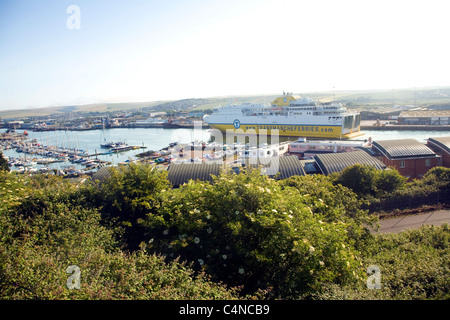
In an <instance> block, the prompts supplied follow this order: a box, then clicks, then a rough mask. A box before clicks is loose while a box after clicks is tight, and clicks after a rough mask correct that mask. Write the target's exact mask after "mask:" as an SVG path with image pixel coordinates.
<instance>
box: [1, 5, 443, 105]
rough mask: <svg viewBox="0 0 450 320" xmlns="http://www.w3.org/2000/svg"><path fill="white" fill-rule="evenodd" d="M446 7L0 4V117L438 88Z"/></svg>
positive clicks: (440, 82)
mask: <svg viewBox="0 0 450 320" xmlns="http://www.w3.org/2000/svg"><path fill="white" fill-rule="evenodd" d="M447 3H449V1H448V0H442V1H439V0H426V1H425V0H423V1H413V0H408V1H400V0H388V1H384V0H376V1H364V0H359V1H347V0H339V1H336V0H308V1H304V0H292V1H289V0H287V1H282V0H275V1H272V0H248V1H247V0H221V1H216V0H183V1H181V0H180V1H179V0H160V1H154V0H147V1H144V0H142V1H138V0H121V1H117V0H68V1H66V0H0V110H6V109H14V108H28V107H47V106H57V105H72V104H87V103H98V102H125V101H154V100H167V99H183V98H203V97H213V96H222V95H242V94H268V93H278V92H282V91H283V90H285V91H292V92H295V93H300V92H307V91H315V90H333V88H335V90H344V89H378V88H387V89H391V88H406V87H415V86H416V87H421V86H434V85H443V86H446V85H450V81H449V77H450V40H449V30H450V19H449V18H448V16H449V10H448V9H449V7H450V3H449V5H447ZM70 5H76V6H78V8H79V9H80V16H79V17H80V19H79V26H80V28H79V29H70V28H68V27H67V20H68V19H70V21H71V22H74V21H75V20H72V18H73V16H72V14H71V13H67V8H68V7H69V6H70Z"/></svg>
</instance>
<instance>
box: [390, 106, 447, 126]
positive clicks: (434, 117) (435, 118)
mask: <svg viewBox="0 0 450 320" xmlns="http://www.w3.org/2000/svg"><path fill="white" fill-rule="evenodd" d="M449 118H450V110H426V111H402V112H401V113H400V115H399V116H398V124H401V125H435V126H437V125H449V124H450V121H449Z"/></svg>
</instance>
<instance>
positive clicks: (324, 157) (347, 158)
mask: <svg viewBox="0 0 450 320" xmlns="http://www.w3.org/2000/svg"><path fill="white" fill-rule="evenodd" d="M314 159H315V160H316V162H317V164H318V166H319V168H320V170H321V171H322V173H323V174H325V175H329V174H330V173H333V172H341V171H343V170H344V169H345V168H347V167H349V166H352V165H355V164H362V165H369V166H372V167H375V168H376V169H379V170H383V169H385V168H386V165H385V164H384V163H382V162H381V161H380V160H378V159H376V158H374V157H372V156H371V155H369V154H368V153H367V152H365V151H363V150H357V151H350V152H341V153H329V154H317V155H315V156H314Z"/></svg>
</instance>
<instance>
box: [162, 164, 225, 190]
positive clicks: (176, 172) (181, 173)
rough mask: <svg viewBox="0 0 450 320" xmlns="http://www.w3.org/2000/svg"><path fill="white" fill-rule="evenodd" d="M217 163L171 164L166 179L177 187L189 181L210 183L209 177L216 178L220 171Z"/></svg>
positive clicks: (219, 165)
mask: <svg viewBox="0 0 450 320" xmlns="http://www.w3.org/2000/svg"><path fill="white" fill-rule="evenodd" d="M222 167H223V166H222V165H221V164H217V163H208V162H203V163H172V164H171V165H170V166H169V168H168V175H167V179H168V180H169V181H170V183H171V184H172V186H174V187H179V186H181V185H182V184H184V183H187V182H189V180H194V181H196V180H200V181H212V177H211V175H214V176H218V175H219V174H220V171H221V169H222Z"/></svg>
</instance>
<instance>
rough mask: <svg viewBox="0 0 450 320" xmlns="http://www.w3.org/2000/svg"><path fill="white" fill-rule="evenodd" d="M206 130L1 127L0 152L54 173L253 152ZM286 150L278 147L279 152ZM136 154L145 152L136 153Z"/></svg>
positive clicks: (417, 134)
mask: <svg viewBox="0 0 450 320" xmlns="http://www.w3.org/2000/svg"><path fill="white" fill-rule="evenodd" d="M25 133H26V134H25ZM211 134H212V132H211V131H210V130H209V129H207V128H204V129H197V130H196V129H186V128H177V129H168V128H165V129H163V128H134V129H130V128H117V129H108V130H97V131H93V130H92V131H81V132H78V131H77V132H70V131H54V132H29V133H28V132H26V131H25V130H17V132H14V133H11V132H10V133H9V134H8V135H6V133H5V132H3V133H1V134H0V147H1V149H2V152H3V154H4V155H5V156H7V157H8V159H9V160H10V161H11V163H10V164H11V170H15V171H19V172H52V171H57V172H59V173H60V174H63V172H64V170H66V171H68V172H78V173H80V174H81V173H92V172H95V171H96V170H98V169H99V168H101V167H102V166H108V165H113V166H114V165H123V164H127V163H131V162H136V161H147V162H153V163H155V164H157V165H159V166H167V165H168V164H169V163H174V162H178V163H183V162H189V161H192V162H202V161H214V160H216V161H217V160H219V159H222V160H223V158H224V157H225V160H226V161H227V162H228V163H230V162H233V161H237V159H238V158H239V159H241V160H242V158H245V157H250V156H252V155H253V156H255V155H256V153H257V152H258V151H257V148H256V146H250V145H249V144H248V143H246V141H245V137H243V138H242V141H236V144H235V145H234V146H233V145H230V146H228V145H227V146H225V150H223V147H224V146H223V145H222V146H221V148H222V149H221V150H220V148H218V145H214V143H213V142H211V141H210V138H211ZM442 136H448V132H446V131H387V130H386V131H381V130H365V131H364V132H363V135H362V136H360V137H358V138H354V139H345V140H325V139H322V140H321V141H322V143H321V144H322V145H324V144H331V146H329V148H334V147H335V146H336V145H338V146H339V148H341V147H345V146H349V147H352V145H356V146H359V145H363V144H364V143H367V141H369V139H370V138H371V139H372V140H373V141H377V140H392V139H405V138H414V139H417V140H419V141H421V142H425V141H426V139H428V138H429V137H442ZM305 141H307V142H308V144H313V143H317V142H318V141H317V140H310V139H307V140H306V139H305ZM193 142H194V143H193ZM288 142H289V143H291V146H292V147H291V151H292V150H295V147H296V146H300V145H301V141H299V140H298V137H297V138H296V137H291V138H289V139H284V140H283V139H280V146H281V147H282V146H283V145H288ZM299 142H300V144H299ZM107 144H109V145H107ZM113 144H114V145H113ZM280 146H278V147H280ZM214 147H215V148H214ZM260 147H262V149H260V150H259V152H263V151H265V152H266V154H267V152H269V154H270V155H273V154H276V153H277V152H278V153H279V152H280V150H278V151H277V150H270V147H269V145H266V146H260ZM181 148H183V156H182V157H180V152H179V151H180V149H181ZM191 148H192V150H191ZM202 148H203V150H202ZM246 148H247V149H246ZM264 148H265V149H264ZM205 150H206V151H205ZM261 150H263V151H261ZM201 151H203V153H202V152H201ZM236 151H237V152H236ZM287 151H288V150H281V152H287ZM141 154H143V155H145V154H146V155H147V156H138V155H141ZM306 156H307V155H306ZM227 157H228V159H227Z"/></svg>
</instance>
